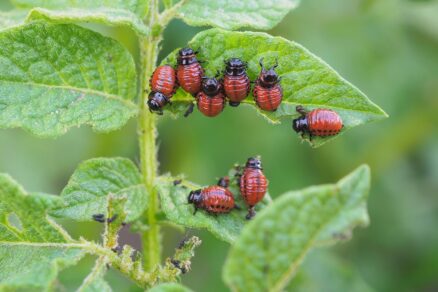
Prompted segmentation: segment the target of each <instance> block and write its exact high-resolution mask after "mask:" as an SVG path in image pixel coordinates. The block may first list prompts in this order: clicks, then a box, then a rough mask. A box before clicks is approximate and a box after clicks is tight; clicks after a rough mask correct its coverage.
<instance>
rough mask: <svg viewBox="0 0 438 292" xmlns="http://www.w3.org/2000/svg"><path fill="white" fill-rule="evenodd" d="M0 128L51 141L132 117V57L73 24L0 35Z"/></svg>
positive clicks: (113, 127) (20, 28)
mask: <svg viewBox="0 0 438 292" xmlns="http://www.w3.org/2000/svg"><path fill="white" fill-rule="evenodd" d="M0 47H1V48H2V51H1V53H0V128H16V127H21V128H24V129H25V130H27V131H29V132H31V133H33V134H36V135H38V136H42V137H56V136H60V135H62V134H64V133H65V132H67V130H68V129H69V128H71V127H78V126H80V125H84V124H87V125H90V126H92V127H93V129H94V130H96V131H98V132H108V131H112V130H116V129H118V128H120V127H122V126H123V125H124V124H125V123H126V122H127V121H128V120H129V118H131V117H132V116H135V115H136V114H137V107H136V106H135V105H134V104H133V103H132V102H131V100H132V99H133V98H134V97H135V96H136V90H137V88H136V87H137V81H136V72H135V66H134V62H133V59H132V56H131V55H130V54H129V53H128V51H127V50H126V49H125V48H123V47H122V46H121V45H120V44H119V43H117V42H116V41H114V40H112V39H110V38H107V37H104V36H102V35H100V34H98V33H95V32H92V31H90V30H87V29H84V28H81V27H79V26H76V25H72V24H49V23H45V22H42V21H38V22H31V23H29V24H26V25H22V26H18V27H14V28H12V29H9V30H5V31H2V32H0Z"/></svg>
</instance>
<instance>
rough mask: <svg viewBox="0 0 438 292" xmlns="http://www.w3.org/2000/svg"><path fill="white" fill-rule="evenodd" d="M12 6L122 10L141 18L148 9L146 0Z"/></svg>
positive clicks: (48, 0) (38, 1)
mask: <svg viewBox="0 0 438 292" xmlns="http://www.w3.org/2000/svg"><path fill="white" fill-rule="evenodd" d="M11 2H12V4H14V5H15V6H17V7H20V8H34V7H41V8H48V9H63V10H65V9H70V8H79V9H84V10H93V9H101V8H103V9H108V8H112V9H116V10H117V9H121V10H126V11H130V12H132V13H134V14H135V15H137V16H138V17H140V18H143V17H144V16H145V13H146V11H147V7H148V1H146V0H111V1H108V0H93V1H87V0H62V1H60V0H12V1H11Z"/></svg>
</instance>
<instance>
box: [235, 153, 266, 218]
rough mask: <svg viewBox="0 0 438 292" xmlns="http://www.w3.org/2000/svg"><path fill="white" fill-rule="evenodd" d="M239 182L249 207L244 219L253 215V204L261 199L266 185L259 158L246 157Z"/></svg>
mask: <svg viewBox="0 0 438 292" xmlns="http://www.w3.org/2000/svg"><path fill="white" fill-rule="evenodd" d="M239 184H240V193H241V194H242V197H243V199H244V200H245V202H246V204H247V205H248V207H249V209H248V215H246V219H251V218H252V217H254V216H255V210H254V206H255V205H256V204H257V203H258V202H260V201H261V200H262V199H263V197H264V196H265V194H266V190H267V187H268V181H267V180H266V177H265V175H264V174H263V168H262V162H261V161H260V159H259V158H254V157H251V158H248V161H247V162H246V166H245V169H244V171H243V173H242V176H241V177H240V183H239Z"/></svg>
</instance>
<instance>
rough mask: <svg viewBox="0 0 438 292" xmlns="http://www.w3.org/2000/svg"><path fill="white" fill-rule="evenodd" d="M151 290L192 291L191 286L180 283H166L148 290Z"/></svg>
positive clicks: (155, 291)
mask: <svg viewBox="0 0 438 292" xmlns="http://www.w3.org/2000/svg"><path fill="white" fill-rule="evenodd" d="M148 291H149V292H190V291H192V290H190V289H189V288H187V287H185V286H183V285H181V284H178V283H164V284H160V285H157V286H155V287H153V288H152V289H149V290H148Z"/></svg>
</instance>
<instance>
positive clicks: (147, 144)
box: [138, 0, 161, 271]
mask: <svg viewBox="0 0 438 292" xmlns="http://www.w3.org/2000/svg"><path fill="white" fill-rule="evenodd" d="M158 9H159V7H158V1H157V0H151V1H150V7H149V15H148V18H147V19H146V21H147V22H148V23H147V24H148V25H149V27H150V28H151V29H152V28H153V27H154V25H155V24H156V21H157V18H158V12H159V10H158ZM160 41H161V33H159V34H158V35H154V34H153V33H152V32H151V33H150V34H149V35H148V36H147V37H140V38H139V45H140V66H141V68H140V72H141V75H140V85H141V86H140V90H141V91H140V93H139V96H140V97H141V98H140V100H139V110H140V113H139V118H138V135H139V144H140V161H141V173H142V176H143V181H144V184H145V186H146V189H147V190H148V193H149V204H148V209H147V211H146V212H145V214H144V218H145V219H146V221H147V223H148V226H149V229H148V230H147V231H146V232H144V234H143V236H142V240H143V254H144V256H145V268H146V270H149V271H150V270H152V269H153V268H154V267H156V266H157V265H158V264H159V263H160V257H161V239H160V237H161V236H160V228H159V226H158V224H157V222H156V218H155V214H156V212H157V211H158V205H159V204H158V203H159V202H158V197H157V192H156V190H155V187H154V185H155V178H156V175H157V171H158V161H157V147H156V144H155V143H156V138H157V132H156V116H155V115H154V114H152V113H150V112H149V110H148V108H147V106H146V102H147V100H148V94H149V91H150V88H149V77H150V76H151V75H152V73H153V70H154V68H155V65H156V62H157V57H158V45H159V43H160Z"/></svg>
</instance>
